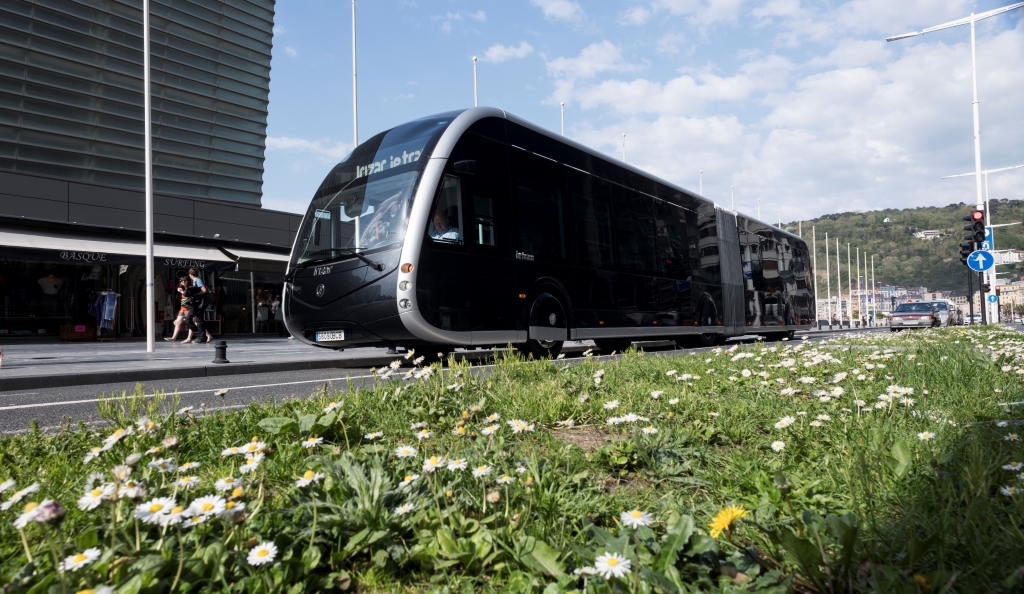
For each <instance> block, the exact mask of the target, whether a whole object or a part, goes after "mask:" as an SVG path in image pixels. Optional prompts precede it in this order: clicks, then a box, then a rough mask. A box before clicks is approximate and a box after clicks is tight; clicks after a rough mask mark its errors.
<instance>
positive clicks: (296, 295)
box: [284, 107, 814, 357]
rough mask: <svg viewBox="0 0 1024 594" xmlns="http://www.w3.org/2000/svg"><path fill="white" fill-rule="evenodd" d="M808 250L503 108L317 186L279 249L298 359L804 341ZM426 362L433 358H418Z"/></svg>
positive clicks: (395, 133) (408, 127)
mask: <svg viewBox="0 0 1024 594" xmlns="http://www.w3.org/2000/svg"><path fill="white" fill-rule="evenodd" d="M812 279H813V277H812V275H811V270H810V260H809V257H808V250H807V244H806V243H805V242H804V241H803V240H802V239H800V238H799V237H798V236H796V235H793V234H791V233H788V232H786V231H783V230H781V229H778V228H776V227H772V226H770V225H767V224H765V223H762V222H759V221H756V220H754V219H751V218H749V217H744V216H742V215H738V214H736V213H734V212H732V211H730V210H728V209H723V208H721V207H719V206H716V205H715V204H714V203H713V202H711V201H709V200H707V199H705V198H702V197H700V196H697V195H695V194H693V193H692V192H688V191H687V190H684V189H682V188H680V187H678V186H675V185H672V184H670V183H668V182H665V181H663V180H660V179H658V178H656V177H653V176H651V175H649V174H646V173H644V172H642V171H640V170H638V169H636V168H633V167H630V166H629V165H626V164H625V163H621V162H618V161H615V160H614V159H610V158H608V157H607V156H605V155H601V154H599V153H597V152H595V151H593V150H591V149H588V148H586V147H584V146H581V145H579V144H577V143H575V142H572V141H570V140H567V139H565V138H564V137H561V136H558V135H556V134H553V133H551V132H548V131H546V130H543V129H541V128H539V127H537V126H534V125H533V124H530V123H529V122H526V121H524V120H522V119H519V118H517V117H515V116H513V115H511V114H508V113H506V112H504V111H502V110H500V109H493V108H484V107H479V108H472V109H467V110H464V111H454V112H449V113H442V114H438V115H435V116H431V117H428V118H423V119H421V120H416V121H414V122H409V123H407V124H403V125H401V126H398V127H396V128H393V129H391V130H388V131H386V132H382V133H380V134H378V135H376V136H374V137H373V138H371V139H369V140H367V141H366V142H364V143H362V144H360V145H359V146H358V147H356V149H355V150H354V151H352V153H351V154H350V155H349V156H348V157H347V158H346V159H345V161H343V162H342V163H340V164H338V165H337V166H336V167H335V168H334V169H333V170H332V171H331V172H330V174H329V175H328V176H327V179H325V180H324V182H323V183H322V184H321V185H320V188H319V189H318V190H317V192H316V195H314V196H313V202H312V204H310V206H309V210H308V211H307V212H306V216H305V218H304V219H303V222H302V225H301V227H300V229H299V232H298V235H297V237H296V239H295V245H294V247H293V248H292V255H291V261H290V263H289V269H288V274H287V277H286V286H285V293H284V312H285V321H286V323H287V326H288V329H289V331H290V332H291V333H292V335H293V336H295V337H296V338H297V339H299V340H302V341H304V342H306V343H309V344H312V345H316V346H320V347H326V348H334V349H341V348H347V347H355V346H390V347H397V346H404V347H417V346H425V345H430V346H431V347H432V348H433V347H437V349H438V350H440V351H447V350H451V349H452V348H455V347H489V346H495V345H497V346H504V345H508V344H514V345H516V346H517V347H518V348H519V349H520V350H522V351H524V352H526V353H531V354H533V355H534V356H537V357H541V356H553V355H555V354H557V353H558V351H559V350H560V349H561V347H562V343H563V342H564V341H566V340H584V339H592V340H594V342H595V343H596V344H597V346H598V348H600V349H602V350H605V349H607V350H611V349H620V350H621V349H623V348H625V347H627V346H628V345H629V344H630V343H631V342H632V341H637V340H645V339H647V340H649V339H672V340H676V341H678V342H679V343H680V344H703V345H710V344H714V343H716V342H719V341H721V340H722V339H724V338H725V337H729V336H737V335H742V334H761V335H764V336H766V337H768V338H770V339H778V338H783V337H787V336H791V335H792V334H793V331H794V330H797V329H802V328H809V327H810V325H811V323H812V316H813V315H814V309H813V307H814V302H813V286H812V283H813V280H812ZM427 352H432V350H431V351H427Z"/></svg>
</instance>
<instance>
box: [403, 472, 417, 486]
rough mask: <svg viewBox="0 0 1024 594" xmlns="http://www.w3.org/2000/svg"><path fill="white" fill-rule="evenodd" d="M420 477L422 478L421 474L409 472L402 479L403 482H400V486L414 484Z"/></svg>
mask: <svg viewBox="0 0 1024 594" xmlns="http://www.w3.org/2000/svg"><path fill="white" fill-rule="evenodd" d="M418 478H420V475H418V474H407V475H405V478H404V479H403V480H402V482H400V483H398V486H399V487H408V486H409V485H411V484H413V483H414V482H415V481H416V479H418Z"/></svg>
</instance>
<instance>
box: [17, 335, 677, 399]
mask: <svg viewBox="0 0 1024 594" xmlns="http://www.w3.org/2000/svg"><path fill="white" fill-rule="evenodd" d="M662 343H664V344H666V345H667V344H669V343H667V342H665V341H658V342H652V343H644V344H647V345H651V346H654V345H661V344H662ZM587 348H588V347H584V346H571V347H566V348H564V349H562V352H564V353H567V354H568V353H582V352H583V351H585V350H587ZM491 353H492V351H490V350H483V349H481V350H474V351H465V352H459V353H458V354H459V355H461V356H462V357H463V358H465V359H469V360H471V361H476V360H479V359H482V358H486V357H490V356H491ZM403 356H404V355H388V354H381V355H379V356H371V357H361V358H359V359H313V360H305V361H281V362H277V363H255V362H252V363H250V362H245V363H225V364H220V365H214V364H212V363H210V364H204V365H192V366H189V367H174V368H170V369H139V370H134V371H97V372H92V373H68V374H63V375H28V376H23V377H11V378H0V392H11V391H16V390H32V389H40V388H69V387H73V386H90V385H97V384H116V383H129V382H145V381H153V380H172V379H189V378H196V377H218V376H229V375H252V374H256V373H277V372H285V371H306V370H315V369H366V370H369V369H370V368H371V367H381V366H384V365H387V364H388V363H390V362H392V361H394V360H395V359H396V358H401V357H403Z"/></svg>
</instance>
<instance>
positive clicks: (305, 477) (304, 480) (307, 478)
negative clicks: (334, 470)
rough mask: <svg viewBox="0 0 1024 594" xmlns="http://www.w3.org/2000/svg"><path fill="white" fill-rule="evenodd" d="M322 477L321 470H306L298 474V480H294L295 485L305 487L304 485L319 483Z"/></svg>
mask: <svg viewBox="0 0 1024 594" xmlns="http://www.w3.org/2000/svg"><path fill="white" fill-rule="evenodd" d="M323 478H324V473H322V472H313V471H312V470H307V471H306V472H304V473H302V476H300V477H299V478H298V480H296V481H295V486H296V487H306V486H309V485H311V484H313V483H319V482H320V480H321V479H323Z"/></svg>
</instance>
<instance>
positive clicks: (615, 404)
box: [604, 400, 619, 410]
mask: <svg viewBox="0 0 1024 594" xmlns="http://www.w3.org/2000/svg"><path fill="white" fill-rule="evenodd" d="M618 407H619V401H618V400H609V401H608V402H605V403H604V408H605V410H614V409H616V408H618Z"/></svg>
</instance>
